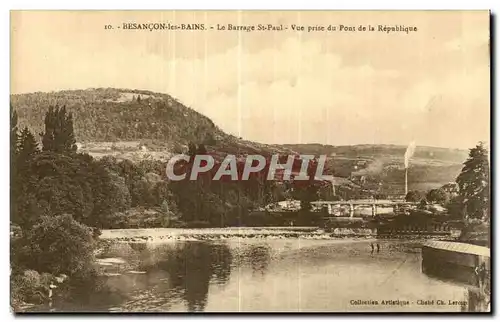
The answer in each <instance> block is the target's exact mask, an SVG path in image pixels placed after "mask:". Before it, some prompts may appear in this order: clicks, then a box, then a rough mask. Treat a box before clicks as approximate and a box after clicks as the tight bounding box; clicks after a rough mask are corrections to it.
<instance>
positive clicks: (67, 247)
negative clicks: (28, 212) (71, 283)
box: [23, 214, 95, 276]
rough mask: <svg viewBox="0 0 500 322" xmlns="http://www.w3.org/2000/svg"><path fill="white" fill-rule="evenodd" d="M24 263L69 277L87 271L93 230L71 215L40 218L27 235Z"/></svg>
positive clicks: (91, 252)
mask: <svg viewBox="0 0 500 322" xmlns="http://www.w3.org/2000/svg"><path fill="white" fill-rule="evenodd" d="M26 242H27V243H28V250H27V253H26V255H27V256H26V257H25V258H24V259H23V262H24V263H25V264H24V265H25V266H26V267H28V268H31V269H35V270H37V271H39V272H48V273H51V274H54V275H58V274H68V275H71V276H74V275H80V274H85V273H87V271H88V270H90V269H91V265H92V262H93V251H94V249H95V243H94V239H93V233H92V229H91V228H89V227H86V226H85V225H83V224H81V223H79V222H77V221H76V220H74V219H73V217H72V216H71V215H67V214H64V215H60V216H55V217H43V218H42V220H41V221H40V223H38V224H37V225H35V226H33V229H31V230H29V231H28V234H27V236H26Z"/></svg>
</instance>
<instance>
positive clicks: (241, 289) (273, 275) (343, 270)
mask: <svg viewBox="0 0 500 322" xmlns="http://www.w3.org/2000/svg"><path fill="white" fill-rule="evenodd" d="M377 242H378V241H377ZM377 242H374V245H373V250H374V251H373V252H374V254H371V250H372V247H371V245H370V243H371V241H335V240H333V241H314V240H310V241H307V240H300V241H298V240H296V239H283V240H266V241H256V240H246V241H240V240H227V241H224V242H220V241H219V242H215V241H214V242H209V241H186V242H176V243H166V244H142V245H138V244H131V245H127V244H119V245H118V244H114V245H113V246H112V247H110V248H109V249H108V250H107V251H106V252H105V254H103V256H105V257H106V260H105V261H104V263H108V264H109V263H113V265H103V266H102V268H103V269H104V270H105V271H106V272H107V274H108V276H106V277H102V280H103V281H104V282H105V283H106V286H107V288H108V291H107V292H108V293H107V294H112V295H113V296H109V297H107V296H99V295H98V294H94V295H93V296H91V298H93V299H97V298H99V299H100V301H101V303H99V304H98V305H97V304H96V301H92V302H90V301H89V302H87V301H88V299H85V298H83V297H82V298H81V299H80V301H81V303H80V304H81V305H80V307H84V308H85V309H86V310H110V311H126V312H166V311H192V312H196V311H215V312H221V311H231V312H237V311H260V312H262V311H273V312H274V311H281V312H284V311H286V312H290V311H316V312H318V311H329V312H332V311H358V312H359V311H367V310H368V311H369V310H373V309H380V308H379V307H369V306H353V305H352V304H351V300H366V299H375V300H376V299H380V300H381V299H382V298H383V297H385V295H390V296H391V297H395V298H401V299H404V300H408V301H413V302H416V301H418V300H419V299H425V300H437V299H439V298H441V297H443V298H446V299H450V300H462V299H463V298H464V293H463V292H464V288H463V287H459V286H454V285H452V284H448V283H446V282H441V281H436V280H433V279H431V278H429V277H427V276H426V275H425V274H422V272H421V270H420V266H421V256H420V252H419V251H417V250H418V247H417V246H415V245H413V244H412V243H402V242H380V253H377V252H376V251H377V247H376V243H377ZM415 247H417V248H415ZM110 257H113V258H110ZM437 296H438V297H437ZM107 298H109V300H107ZM111 299H113V300H111ZM117 300H120V302H119V303H117V302H116V301H117ZM385 309H387V310H395V311H399V310H401V311H419V310H420V311H438V310H442V311H455V310H460V307H455V306H453V307H451V306H449V307H448V306H447V307H443V306H441V307H439V306H436V307H427V306H425V307H424V306H411V307H388V308H385Z"/></svg>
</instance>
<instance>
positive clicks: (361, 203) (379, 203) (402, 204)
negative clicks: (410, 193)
mask: <svg viewBox="0 0 500 322" xmlns="http://www.w3.org/2000/svg"><path fill="white" fill-rule="evenodd" d="M311 204H312V205H313V206H315V207H318V208H322V207H325V206H326V207H328V214H330V215H333V214H334V207H345V206H348V207H349V217H351V218H352V217H354V209H355V208H358V207H362V208H367V207H371V209H372V217H374V216H375V215H376V214H377V208H378V207H379V208H393V209H394V212H395V213H396V212H398V211H399V209H400V208H406V207H415V206H416V205H417V204H418V203H417V202H408V201H394V200H371V199H370V200H346V201H313V202H311Z"/></svg>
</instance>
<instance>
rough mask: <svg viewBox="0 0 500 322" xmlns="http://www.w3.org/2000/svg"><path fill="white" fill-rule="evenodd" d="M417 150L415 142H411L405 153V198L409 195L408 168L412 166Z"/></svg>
mask: <svg viewBox="0 0 500 322" xmlns="http://www.w3.org/2000/svg"><path fill="white" fill-rule="evenodd" d="M415 148H416V145H415V141H411V142H410V144H408V147H407V148H406V152H405V196H406V195H407V194H408V166H409V165H410V159H411V157H412V156H413V154H414V153H415Z"/></svg>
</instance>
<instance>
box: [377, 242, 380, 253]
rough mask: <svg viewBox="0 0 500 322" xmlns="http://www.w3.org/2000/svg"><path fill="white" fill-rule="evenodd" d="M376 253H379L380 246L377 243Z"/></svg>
mask: <svg viewBox="0 0 500 322" xmlns="http://www.w3.org/2000/svg"><path fill="white" fill-rule="evenodd" d="M377 253H380V244H379V243H377Z"/></svg>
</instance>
